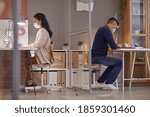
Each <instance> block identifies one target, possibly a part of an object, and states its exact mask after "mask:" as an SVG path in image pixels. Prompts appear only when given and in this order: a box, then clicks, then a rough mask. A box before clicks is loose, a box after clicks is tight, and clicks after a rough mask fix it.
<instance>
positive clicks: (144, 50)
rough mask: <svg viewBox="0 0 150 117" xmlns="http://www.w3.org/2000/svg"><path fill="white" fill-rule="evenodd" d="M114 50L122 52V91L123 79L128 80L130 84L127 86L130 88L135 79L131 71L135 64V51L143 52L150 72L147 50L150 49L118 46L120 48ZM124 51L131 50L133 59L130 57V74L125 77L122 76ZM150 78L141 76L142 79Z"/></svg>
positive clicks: (149, 49)
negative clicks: (128, 76)
mask: <svg viewBox="0 0 150 117" xmlns="http://www.w3.org/2000/svg"><path fill="white" fill-rule="evenodd" d="M114 51H115V52H122V62H123V67H122V79H123V81H122V90H123V91H124V81H125V80H130V84H129V88H131V83H132V80H136V78H133V71H134V64H135V58H136V53H137V52H145V53H146V55H145V57H146V62H147V66H148V71H149V73H150V64H149V58H148V52H149V51H150V48H120V49H116V50H114ZM125 52H132V53H133V59H132V65H131V74H130V78H128V79H125V78H124V77H125V76H124V64H125V62H124V61H125V60H124V57H125ZM147 79H150V78H142V80H147Z"/></svg>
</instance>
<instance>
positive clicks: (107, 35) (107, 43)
mask: <svg viewBox="0 0 150 117" xmlns="http://www.w3.org/2000/svg"><path fill="white" fill-rule="evenodd" d="M109 47H110V48H112V49H117V48H119V46H118V45H117V44H116V43H115V41H114V38H113V35H112V32H111V30H110V29H109V28H108V27H107V26H103V27H101V28H99V29H98V31H97V32H96V34H95V38H94V42H93V46H92V57H94V56H106V55H107V50H108V48H109Z"/></svg>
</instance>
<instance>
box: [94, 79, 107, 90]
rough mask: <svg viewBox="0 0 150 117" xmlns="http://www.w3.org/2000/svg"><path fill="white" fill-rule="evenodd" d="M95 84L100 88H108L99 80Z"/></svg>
mask: <svg viewBox="0 0 150 117" xmlns="http://www.w3.org/2000/svg"><path fill="white" fill-rule="evenodd" d="M95 86H97V87H100V88H104V89H107V88H108V86H107V85H106V84H105V83H99V82H97V81H96V82H95Z"/></svg>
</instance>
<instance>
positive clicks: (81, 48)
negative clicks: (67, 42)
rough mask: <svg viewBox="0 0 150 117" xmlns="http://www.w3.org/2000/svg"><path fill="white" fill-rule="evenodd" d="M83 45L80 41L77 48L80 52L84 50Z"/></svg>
mask: <svg viewBox="0 0 150 117" xmlns="http://www.w3.org/2000/svg"><path fill="white" fill-rule="evenodd" d="M83 44H84V42H83V41H78V43H77V46H78V48H79V49H80V50H83Z"/></svg>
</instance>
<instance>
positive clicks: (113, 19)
mask: <svg viewBox="0 0 150 117" xmlns="http://www.w3.org/2000/svg"><path fill="white" fill-rule="evenodd" d="M114 21H116V22H117V26H119V21H118V20H117V19H116V18H114V17H111V18H109V19H108V21H107V24H108V23H112V22H114Z"/></svg>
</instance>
